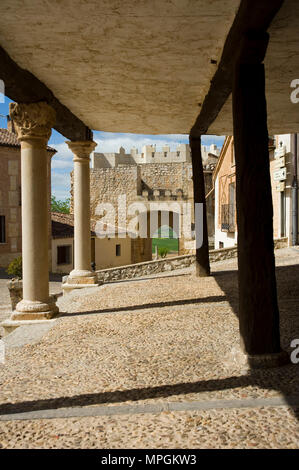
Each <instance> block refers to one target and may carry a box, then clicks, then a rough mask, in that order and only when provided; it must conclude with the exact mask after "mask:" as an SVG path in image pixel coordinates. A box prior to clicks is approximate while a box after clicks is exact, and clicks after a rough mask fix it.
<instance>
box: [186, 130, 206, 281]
mask: <svg viewBox="0 0 299 470" xmlns="http://www.w3.org/2000/svg"><path fill="white" fill-rule="evenodd" d="M189 141H190V147H191V158H192V173H193V176H192V179H193V195H194V196H193V197H194V208H195V207H196V206H195V204H197V203H201V204H202V205H203V206H202V207H203V211H202V218H203V220H202V221H199V220H196V219H195V232H196V235H195V237H196V244H197V243H198V240H199V239H202V244H201V246H199V247H198V248H196V261H195V266H196V275H197V276H199V277H206V276H209V275H210V260H209V239H208V225H207V209H206V194H205V180H204V174H203V166H202V157H201V138H200V137H192V136H191V135H190V138H189ZM199 222H201V223H199ZM200 230H202V233H199V231H200Z"/></svg>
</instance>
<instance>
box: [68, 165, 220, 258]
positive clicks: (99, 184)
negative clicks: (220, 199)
mask: <svg viewBox="0 0 299 470" xmlns="http://www.w3.org/2000/svg"><path fill="white" fill-rule="evenodd" d="M211 188H212V171H205V189H206V193H208V192H210V190H211ZM71 195H73V174H71ZM123 196H125V201H124V200H123V199H122V197H123ZM213 197H214V196H213V194H212V195H211V196H210V197H209V199H208V202H207V212H208V214H207V218H208V230H209V236H210V238H211V239H212V238H213V234H214V199H213ZM156 202H158V203H168V204H169V203H172V204H173V203H175V204H176V205H177V206H178V208H175V209H173V210H174V212H179V213H180V214H182V213H183V209H184V205H185V204H186V203H190V207H191V222H194V217H193V181H192V164H191V163H187V162H182V163H148V164H143V165H119V166H117V167H113V168H95V169H91V170H90V203H91V217H92V218H93V219H96V220H101V218H102V217H103V215H104V217H105V222H107V223H110V224H112V225H116V226H119V227H121V228H127V229H129V228H131V229H134V227H133V228H132V224H131V221H132V219H133V218H134V217H136V213H134V214H131V215H129V214H128V207H129V206H130V205H131V204H132V203H137V204H138V203H139V204H140V203H141V204H143V205H144V207H145V210H146V211H149V209H150V206H151V204H153V203H156ZM106 203H109V204H112V206H113V208H114V213H113V214H111V218H108V217H107V213H105V212H103V209H105V207H103V206H102V208H100V204H102V205H105V204H106ZM119 203H120V204H119ZM99 209H102V210H101V211H99ZM158 210H159V209H158ZM71 212H73V197H72V198H71ZM127 214H128V216H127V217H126V215H127ZM169 225H171V223H170V224H169ZM190 240H192V239H191V238H190ZM187 241H188V239H187ZM140 246H141V247H142V249H141V251H142V252H143V254H140V253H139V254H138V253H137V247H138V244H135V247H134V253H135V255H134V258H133V260H132V261H133V262H134V261H135V262H137V260H138V261H140V260H142V261H147V260H150V259H151V256H152V255H151V250H150V249H149V247H148V246H147V247H146V249H143V246H142V244H140ZM192 246H193V245H192ZM191 251H192V252H193V249H192V250H191ZM186 253H190V249H189V248H188V247H187V245H186V246H185V238H184V236H183V235H182V236H181V238H180V240H179V254H186Z"/></svg>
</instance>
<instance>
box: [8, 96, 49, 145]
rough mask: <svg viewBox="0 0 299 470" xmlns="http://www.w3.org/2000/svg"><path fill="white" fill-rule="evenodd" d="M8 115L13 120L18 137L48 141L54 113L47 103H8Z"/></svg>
mask: <svg viewBox="0 0 299 470" xmlns="http://www.w3.org/2000/svg"><path fill="white" fill-rule="evenodd" d="M9 115H10V117H11V119H12V120H13V122H14V125H15V128H16V131H17V135H18V139H19V140H21V141H22V140H28V139H42V140H45V141H48V140H49V138H50V136H51V132H52V127H53V126H54V124H55V118H56V113H55V111H54V109H53V108H52V107H51V106H49V105H48V104H47V103H45V102H43V101H41V102H39V103H30V104H26V103H10V105H9Z"/></svg>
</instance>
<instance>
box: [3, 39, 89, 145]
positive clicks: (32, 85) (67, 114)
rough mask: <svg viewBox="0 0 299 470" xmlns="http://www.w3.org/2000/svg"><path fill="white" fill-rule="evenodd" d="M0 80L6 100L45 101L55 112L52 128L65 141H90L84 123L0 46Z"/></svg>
mask: <svg viewBox="0 0 299 470" xmlns="http://www.w3.org/2000/svg"><path fill="white" fill-rule="evenodd" d="M49 73H51V71H50V72H49ZM53 73H54V72H53ZM0 79H2V80H3V82H4V85H5V95H6V96H8V98H10V99H12V100H14V101H16V102H18V103H35V102H38V101H46V102H47V103H48V104H49V105H51V106H52V107H53V108H54V109H55V111H56V125H55V127H54V128H55V129H56V130H57V131H58V132H60V133H61V134H62V135H64V136H65V137H66V138H67V139H69V140H73V141H80V140H91V139H92V132H91V130H90V129H89V128H88V127H87V126H86V125H85V124H84V122H82V121H81V120H80V119H79V118H77V117H76V116H75V115H74V114H73V113H72V112H71V111H70V110H69V109H68V108H67V107H66V106H64V105H63V104H62V103H61V102H60V101H59V100H58V99H57V98H56V97H55V96H54V94H53V93H52V91H51V90H49V88H48V87H47V86H46V85H45V84H44V83H42V82H41V81H40V80H38V78H36V77H35V76H34V75H33V74H32V73H31V72H29V71H28V70H24V69H22V68H21V67H19V65H18V64H17V63H16V62H14V61H13V60H12V59H11V57H10V56H9V55H8V54H7V52H6V51H5V50H4V49H3V48H2V47H1V46H0Z"/></svg>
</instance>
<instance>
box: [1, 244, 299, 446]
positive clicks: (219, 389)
mask: <svg viewBox="0 0 299 470" xmlns="http://www.w3.org/2000/svg"><path fill="white" fill-rule="evenodd" d="M276 264H277V280H278V295H279V305H280V312H281V336H282V345H283V347H284V349H286V350H287V351H289V352H290V351H291V349H290V342H291V340H292V339H294V338H299V315H298V306H299V285H298V278H299V251H298V250H296V249H293V248H289V249H282V250H278V251H277V252H276ZM236 268H237V262H236V260H230V261H225V262H224V261H222V262H219V263H214V264H213V265H212V270H213V275H212V276H211V277H209V278H200V279H199V278H196V277H195V276H194V274H193V273H192V272H191V270H190V273H189V274H188V275H186V274H185V275H173V276H172V277H171V278H169V277H165V278H158V279H150V280H143V281H130V282H121V283H115V284H110V285H104V286H101V287H100V288H99V289H98V290H97V291H96V292H95V291H93V293H92V294H89V293H88V291H86V290H85V292H81V293H80V294H78V293H72V294H71V295H70V296H67V297H64V298H60V299H59V304H60V310H61V312H64V313H62V314H61V317H60V318H59V319H58V320H57V322H56V325H55V326H54V327H53V328H52V329H51V330H50V331H49V332H48V333H46V334H45V336H44V337H43V338H42V339H41V340H40V341H39V342H37V343H36V344H28V345H26V346H23V347H22V348H11V349H8V350H7V353H6V362H5V364H4V365H0V387H1V389H0V413H1V414H7V413H12V412H14V413H16V412H25V411H29V410H49V409H57V408H70V407H80V406H90V405H99V406H100V405H106V406H108V407H111V408H113V407H117V406H119V405H120V404H150V403H152V404H157V403H161V404H163V403H165V402H168V403H169V402H192V401H202V402H203V401H205V400H240V399H241V400H242V399H244V400H248V399H255V398H271V397H285V399H286V401H287V398H288V397H289V396H291V395H295V394H298V393H299V373H298V372H299V365H294V364H290V365H288V366H285V367H281V368H276V369H267V370H264V371H263V370H248V369H247V367H246V366H244V364H242V363H240V362H238V361H234V357H235V356H233V355H232V354H231V352H232V350H233V351H238V350H239V333H238V319H237V310H238V305H237V304H238V301H237V295H238V290H237V271H236ZM111 411H112V412H113V410H112V409H111ZM298 420H299V409H298V408H296V407H295V406H288V405H286V406H276V407H272V406H259V407H256V408H242V409H239V408H230V409H228V408H227V409H225V408H222V409H213V410H196V411H170V412H161V413H147V414H128V415H117V414H114V415H113V416H89V417H80V418H58V419H57V418H55V419H35V420H32V419H31V420H24V421H18V420H9V421H2V422H0V445H2V447H5V448H14V447H30V448H31V447H42V448H46V447H47V448H48V447H98V448H132V447H135V448H143V447H147V448H151V447H159V448H169V447H174V448H175V447H182V448H194V447H197V448H214V447H223V448H230V447H233V448H264V447H266V448H280V447H287V448H298V447H299V424H298Z"/></svg>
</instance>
